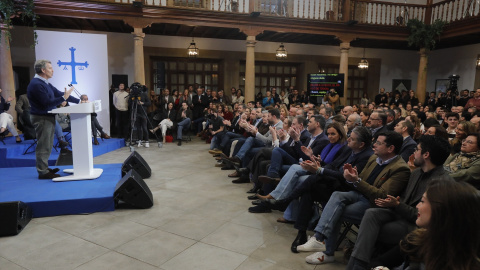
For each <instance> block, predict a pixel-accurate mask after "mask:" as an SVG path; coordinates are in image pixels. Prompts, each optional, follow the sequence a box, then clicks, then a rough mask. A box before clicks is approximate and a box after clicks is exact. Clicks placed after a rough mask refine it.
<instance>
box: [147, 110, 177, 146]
mask: <svg viewBox="0 0 480 270" xmlns="http://www.w3.org/2000/svg"><path fill="white" fill-rule="evenodd" d="M176 117H177V116H176V112H175V109H174V108H173V102H169V103H168V106H167V109H166V110H165V111H164V112H163V115H162V119H163V120H162V121H160V123H159V124H158V126H156V127H155V128H154V129H150V132H151V133H153V134H155V132H157V130H159V129H161V131H162V137H163V143H165V137H166V136H167V129H170V128H172V127H173V124H174V121H176Z"/></svg>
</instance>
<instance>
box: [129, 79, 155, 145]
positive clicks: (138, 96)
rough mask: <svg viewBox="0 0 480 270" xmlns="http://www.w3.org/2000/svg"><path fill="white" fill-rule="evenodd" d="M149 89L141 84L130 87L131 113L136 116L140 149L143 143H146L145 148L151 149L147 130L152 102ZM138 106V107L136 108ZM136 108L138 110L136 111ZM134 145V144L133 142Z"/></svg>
mask: <svg viewBox="0 0 480 270" xmlns="http://www.w3.org/2000/svg"><path fill="white" fill-rule="evenodd" d="M147 90H148V89H147V87H146V86H145V85H141V84H140V83H134V84H132V85H131V86H130V96H129V99H128V105H129V106H130V111H131V113H132V116H133V114H136V115H135V116H136V120H135V123H134V124H135V126H136V127H137V139H138V145H137V146H138V147H140V146H142V145H143V143H142V141H144V142H145V147H147V148H148V147H150V143H149V138H148V129H147V113H146V111H147V108H148V106H150V104H151V101H150V98H149V97H148V94H147ZM135 105H136V106H135ZM135 108H136V110H134V109H135ZM131 143H132V142H131Z"/></svg>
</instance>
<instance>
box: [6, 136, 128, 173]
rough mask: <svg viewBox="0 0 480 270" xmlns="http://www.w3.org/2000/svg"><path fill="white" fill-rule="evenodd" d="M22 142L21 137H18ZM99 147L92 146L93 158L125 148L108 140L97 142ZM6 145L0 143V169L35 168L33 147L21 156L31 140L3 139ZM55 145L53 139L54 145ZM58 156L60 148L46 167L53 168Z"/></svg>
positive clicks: (115, 140) (117, 142) (54, 152)
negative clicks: (17, 141)
mask: <svg viewBox="0 0 480 270" xmlns="http://www.w3.org/2000/svg"><path fill="white" fill-rule="evenodd" d="M20 136H21V137H22V140H23V135H20ZM99 142H100V145H92V150H93V156H94V157H96V156H100V155H103V154H105V153H108V152H110V151H113V150H116V149H118V148H121V147H124V146H125V140H123V139H114V138H112V139H108V140H103V141H102V140H99ZM5 143H6V145H3V144H2V143H0V168H12V167H34V166H35V152H34V150H35V147H32V148H31V149H30V150H29V151H32V153H30V154H26V155H23V152H25V150H26V149H27V148H28V147H29V146H30V145H31V144H32V143H33V140H28V141H23V142H21V143H16V142H15V138H14V137H9V138H6V139H5ZM56 143H57V140H56V139H55V142H54V145H55V144H56ZM57 151H58V152H57ZM59 154H60V148H57V150H55V149H53V150H52V154H51V155H50V158H49V159H48V165H49V166H53V165H55V162H56V161H57V158H58V155H59Z"/></svg>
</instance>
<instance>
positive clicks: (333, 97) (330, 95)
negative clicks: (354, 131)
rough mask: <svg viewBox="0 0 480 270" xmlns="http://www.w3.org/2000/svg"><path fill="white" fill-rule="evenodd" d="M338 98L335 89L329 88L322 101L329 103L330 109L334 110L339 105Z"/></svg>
mask: <svg viewBox="0 0 480 270" xmlns="http://www.w3.org/2000/svg"><path fill="white" fill-rule="evenodd" d="M339 100H340V96H339V95H338V93H337V91H335V88H331V89H330V90H329V91H327V93H326V94H325V96H324V97H323V101H326V102H329V103H330V104H332V107H333V108H335V107H336V106H338V105H339V104H340V102H339Z"/></svg>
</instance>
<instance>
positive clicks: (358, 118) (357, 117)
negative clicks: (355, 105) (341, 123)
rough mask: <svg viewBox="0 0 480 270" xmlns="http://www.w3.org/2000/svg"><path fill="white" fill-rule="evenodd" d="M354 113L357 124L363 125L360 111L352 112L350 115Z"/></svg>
mask: <svg viewBox="0 0 480 270" xmlns="http://www.w3.org/2000/svg"><path fill="white" fill-rule="evenodd" d="M352 115H353V117H355V119H354V120H353V121H354V122H355V125H362V117H360V115H359V114H358V113H352V114H351V115H350V116H352ZM350 116H349V117H350Z"/></svg>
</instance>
